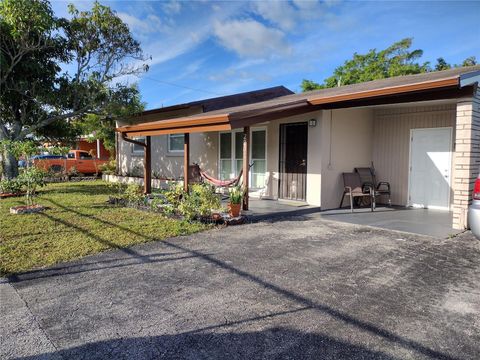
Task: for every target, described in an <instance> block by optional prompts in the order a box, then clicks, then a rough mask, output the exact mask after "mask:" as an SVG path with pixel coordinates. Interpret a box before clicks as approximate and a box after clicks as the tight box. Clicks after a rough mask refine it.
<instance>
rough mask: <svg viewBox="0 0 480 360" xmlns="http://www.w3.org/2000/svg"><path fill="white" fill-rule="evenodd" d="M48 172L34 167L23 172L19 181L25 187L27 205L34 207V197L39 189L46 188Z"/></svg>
mask: <svg viewBox="0 0 480 360" xmlns="http://www.w3.org/2000/svg"><path fill="white" fill-rule="evenodd" d="M46 176H47V172H46V171H45V170H43V169H39V168H36V167H34V166H32V167H27V168H25V169H23V170H22V172H21V173H20V175H19V176H18V178H17V180H18V182H19V183H20V184H22V186H24V187H25V196H26V200H27V205H34V201H33V196H34V195H35V192H36V190H37V188H38V187H43V186H45V177H46Z"/></svg>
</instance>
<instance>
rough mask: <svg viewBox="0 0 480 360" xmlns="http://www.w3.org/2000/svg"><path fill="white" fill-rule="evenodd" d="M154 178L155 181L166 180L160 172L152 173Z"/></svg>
mask: <svg viewBox="0 0 480 360" xmlns="http://www.w3.org/2000/svg"><path fill="white" fill-rule="evenodd" d="M152 177H153V178H154V179H157V180H162V179H165V176H163V175H162V173H161V172H160V171H154V172H153V173H152Z"/></svg>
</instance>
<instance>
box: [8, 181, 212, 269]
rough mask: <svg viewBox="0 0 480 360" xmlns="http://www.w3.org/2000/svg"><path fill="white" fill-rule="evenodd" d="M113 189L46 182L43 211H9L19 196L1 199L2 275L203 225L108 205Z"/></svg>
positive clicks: (40, 197)
mask: <svg viewBox="0 0 480 360" xmlns="http://www.w3.org/2000/svg"><path fill="white" fill-rule="evenodd" d="M114 192H115V190H114V189H113V188H112V187H110V186H108V184H107V183H105V182H102V181H92V182H79V183H57V184H49V185H47V186H46V187H44V188H42V189H40V193H39V195H38V197H37V198H36V202H37V203H38V204H41V205H44V206H48V207H49V209H48V210H46V211H44V212H43V213H38V214H28V215H11V214H10V213H9V209H10V207H11V206H15V205H23V204H24V201H25V200H24V199H23V198H7V199H3V200H0V275H1V276H5V275H10V274H13V273H18V272H23V271H27V270H31V269H35V268H40V267H45V266H49V265H53V264H56V263H59V262H63V261H67V260H72V259H76V258H80V257H82V256H85V255H90V254H95V253H98V252H100V251H104V250H108V249H115V248H124V247H128V246H131V245H134V244H139V243H144V242H148V241H154V240H162V239H165V238H169V237H173V236H178V235H188V234H192V233H195V232H198V231H202V230H205V229H207V228H208V227H209V226H208V225H204V224H200V223H189V222H186V221H181V220H176V219H171V218H167V217H164V216H162V215H159V214H155V213H149V212H145V211H141V210H137V209H132V208H123V207H115V206H112V205H108V204H107V203H106V201H107V199H108V196H109V194H113V193H114Z"/></svg>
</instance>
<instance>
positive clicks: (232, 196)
mask: <svg viewBox="0 0 480 360" xmlns="http://www.w3.org/2000/svg"><path fill="white" fill-rule="evenodd" d="M228 198H229V201H230V204H240V203H241V202H242V198H243V189H242V188H241V187H240V186H235V187H233V188H231V189H230V191H229V194H228Z"/></svg>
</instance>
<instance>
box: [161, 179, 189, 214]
mask: <svg viewBox="0 0 480 360" xmlns="http://www.w3.org/2000/svg"><path fill="white" fill-rule="evenodd" d="M164 194H165V198H166V199H167V202H168V203H169V204H170V205H172V206H173V207H174V208H178V206H179V205H180V202H181V200H182V199H183V197H184V195H185V191H184V190H183V186H182V185H181V184H178V183H173V184H172V185H170V188H169V189H168V190H167V191H165V193H164Z"/></svg>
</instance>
